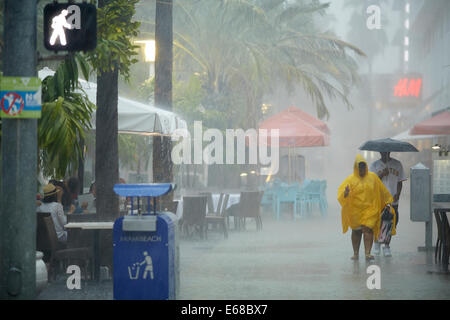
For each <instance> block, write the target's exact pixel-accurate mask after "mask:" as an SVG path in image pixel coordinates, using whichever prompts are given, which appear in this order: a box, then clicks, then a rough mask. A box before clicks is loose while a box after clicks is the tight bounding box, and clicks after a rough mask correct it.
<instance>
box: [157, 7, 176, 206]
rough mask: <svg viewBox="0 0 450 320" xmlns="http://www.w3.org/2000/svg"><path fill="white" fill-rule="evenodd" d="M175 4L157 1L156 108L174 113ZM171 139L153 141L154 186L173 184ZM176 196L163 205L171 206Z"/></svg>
mask: <svg viewBox="0 0 450 320" xmlns="http://www.w3.org/2000/svg"><path fill="white" fill-rule="evenodd" d="M172 7H173V1H172V0H164V1H161V0H157V1H156V16H155V42H156V57H155V106H156V107H159V108H163V109H166V110H172V60H173V58H172V39H173V34H172ZM171 142H172V141H171V138H170V137H155V138H154V139H153V182H173V172H172V161H171V158H170V153H171V150H172V143H171ZM172 200H173V193H170V194H169V195H168V196H166V197H163V199H162V201H163V203H165V202H172Z"/></svg>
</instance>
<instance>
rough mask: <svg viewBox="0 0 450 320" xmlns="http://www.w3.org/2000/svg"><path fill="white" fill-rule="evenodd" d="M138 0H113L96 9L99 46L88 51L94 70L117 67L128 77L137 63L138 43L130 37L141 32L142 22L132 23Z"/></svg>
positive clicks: (109, 69)
mask: <svg viewBox="0 0 450 320" xmlns="http://www.w3.org/2000/svg"><path fill="white" fill-rule="evenodd" d="M136 3H138V0H114V1H110V2H109V3H108V4H107V5H106V6H105V7H103V8H99V9H98V10H97V39H98V40H97V48H96V49H95V50H93V51H91V52H89V53H87V59H88V61H89V62H90V63H91V65H92V66H93V67H94V69H96V70H99V71H101V72H107V71H111V70H113V69H114V68H115V66H116V65H117V67H118V68H119V72H120V74H121V75H122V76H123V77H124V78H125V79H126V80H128V79H129V77H130V66H131V65H132V64H133V63H136V62H137V59H136V58H135V57H134V56H135V55H137V53H136V49H137V48H138V47H137V46H135V45H133V44H132V42H131V39H132V38H133V37H136V36H137V35H138V29H139V25H140V23H139V22H132V21H131V20H132V17H133V15H134V14H135V4H136Z"/></svg>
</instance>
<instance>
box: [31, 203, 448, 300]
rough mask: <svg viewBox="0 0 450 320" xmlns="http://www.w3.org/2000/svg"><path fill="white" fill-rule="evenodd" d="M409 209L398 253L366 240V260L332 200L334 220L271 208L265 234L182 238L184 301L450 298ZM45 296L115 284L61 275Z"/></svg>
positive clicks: (99, 294) (104, 291) (80, 293)
mask: <svg viewBox="0 0 450 320" xmlns="http://www.w3.org/2000/svg"><path fill="white" fill-rule="evenodd" d="M403 207H404V208H403V209H404V210H403V211H400V222H399V226H398V236H395V237H394V238H393V240H392V243H391V250H392V255H393V256H392V257H384V256H379V257H375V260H373V261H371V262H370V263H368V262H366V261H365V259H364V255H363V252H364V251H363V250H364V248H363V243H361V249H360V255H361V257H360V259H359V261H352V260H350V257H351V256H352V253H353V252H352V246H351V241H350V232H347V233H346V234H342V231H341V230H342V228H341V221H340V214H339V209H338V208H337V206H336V207H334V208H333V204H332V205H331V207H330V208H329V214H328V216H327V217H320V215H319V214H318V213H316V214H315V215H314V216H313V217H311V218H309V219H301V220H297V221H293V220H292V217H291V216H290V215H289V214H285V215H284V216H283V219H282V220H280V221H276V220H274V219H273V218H272V214H271V213H270V212H264V216H263V230H262V231H256V225H255V223H254V222H253V221H251V220H248V221H247V227H246V231H243V232H242V231H241V232H238V231H234V230H233V229H231V230H230V234H229V238H228V239H224V238H223V234H221V233H220V232H219V231H209V232H208V239H207V240H200V239H199V238H196V237H194V238H190V239H185V238H182V239H181V241H180V277H181V283H180V295H179V299H185V300H191V299H194V300H204V299H213V300H224V299H233V300H234V299H237V300H240V299H250V300H266V299H275V300H278V299H282V300H301V299H389V300H391V299H424V300H426V299H450V275H448V274H447V275H445V274H437V273H430V271H436V270H437V269H438V268H437V266H436V265H435V263H434V252H432V253H428V254H427V253H425V252H419V251H418V247H419V246H423V244H424V239H425V226H424V223H418V222H411V221H410V220H409V212H408V210H407V209H408V208H407V204H405V205H404V206H403ZM400 208H401V209H402V203H400ZM435 230H436V228H434V232H435V233H436V231H435ZM434 239H435V236H434ZM434 242H435V240H434ZM370 265H377V266H379V268H380V276H381V289H372V290H370V289H368V287H367V279H368V278H369V277H370V276H371V274H368V273H367V267H368V266H370ZM38 299H112V281H111V280H109V281H102V282H101V283H100V284H94V283H92V282H85V281H82V289H81V290H69V289H67V287H66V285H65V278H64V277H62V278H60V279H59V280H58V281H57V282H53V283H51V284H49V285H48V287H47V288H46V289H45V290H44V291H43V292H42V293H41V295H40V296H39V297H38Z"/></svg>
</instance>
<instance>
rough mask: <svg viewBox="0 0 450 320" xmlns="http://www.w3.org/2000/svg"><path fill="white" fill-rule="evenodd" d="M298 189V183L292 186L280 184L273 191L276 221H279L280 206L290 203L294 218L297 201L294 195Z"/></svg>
mask: <svg viewBox="0 0 450 320" xmlns="http://www.w3.org/2000/svg"><path fill="white" fill-rule="evenodd" d="M299 189H300V185H299V183H298V182H295V183H293V184H292V185H288V184H286V183H281V185H280V186H279V187H278V188H277V189H275V190H274V191H275V193H274V194H275V196H274V200H275V210H274V211H275V214H276V219H277V220H280V207H281V205H282V204H286V203H292V204H293V208H294V217H295V216H296V215H297V199H296V195H297V192H298V190H299Z"/></svg>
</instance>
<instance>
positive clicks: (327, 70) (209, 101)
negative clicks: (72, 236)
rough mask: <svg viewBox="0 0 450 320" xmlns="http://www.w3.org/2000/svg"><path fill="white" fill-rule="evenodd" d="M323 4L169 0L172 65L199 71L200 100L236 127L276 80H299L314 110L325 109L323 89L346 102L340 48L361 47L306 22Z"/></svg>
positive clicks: (348, 64)
mask: <svg viewBox="0 0 450 320" xmlns="http://www.w3.org/2000/svg"><path fill="white" fill-rule="evenodd" d="M327 7H328V5H327V4H321V3H319V2H318V1H313V2H311V3H307V2H306V1H302V0H297V1H281V0H264V1H263V0H253V1H250V0H249V1H243V0H214V1H211V0H208V1H204V0H189V1H183V2H177V3H176V7H175V8H176V9H177V18H176V19H175V20H174V24H175V25H174V28H175V32H174V45H175V48H176V51H175V58H176V59H175V61H176V67H175V68H176V69H177V70H180V69H181V68H183V71H184V72H186V69H188V70H190V71H192V72H194V71H195V72H197V73H198V74H200V75H201V76H202V77H203V79H202V80H203V82H204V87H205V89H206V90H207V98H206V99H205V108H214V109H218V110H220V111H222V112H224V113H226V116H227V117H226V118H230V117H234V119H237V120H240V122H238V123H240V124H241V125H242V126H244V127H254V125H255V123H257V121H258V119H259V117H260V106H261V102H262V97H263V95H264V94H265V93H268V92H270V89H271V87H273V86H274V84H276V83H279V82H280V81H281V82H282V83H284V84H285V85H286V86H288V87H290V88H293V87H294V86H295V85H297V84H301V85H302V86H303V88H304V89H305V91H306V92H307V93H308V94H309V96H310V97H311V98H312V100H313V101H314V103H315V105H316V109H317V113H318V116H319V117H321V118H323V117H328V110H327V108H326V105H325V102H324V96H328V97H330V98H340V99H341V100H342V101H343V102H344V103H345V104H346V105H347V106H350V103H349V101H348V100H347V94H348V91H349V88H350V87H351V86H352V85H353V83H354V82H355V79H356V78H357V76H356V63H355V61H354V60H353V59H352V57H351V56H349V54H348V52H347V51H351V52H353V53H356V54H358V55H363V53H362V51H361V50H359V49H358V48H356V47H354V46H352V45H351V44H349V43H346V42H344V41H341V40H339V39H338V38H336V37H335V36H334V35H333V34H331V33H330V32H322V31H320V30H319V29H318V28H316V27H314V26H313V24H312V23H310V22H312V20H313V15H314V14H315V13H320V12H322V11H323V10H324V9H326V8H327ZM231 106H236V107H235V108H232V107H231ZM242 110H246V112H245V116H244V117H242Z"/></svg>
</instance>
